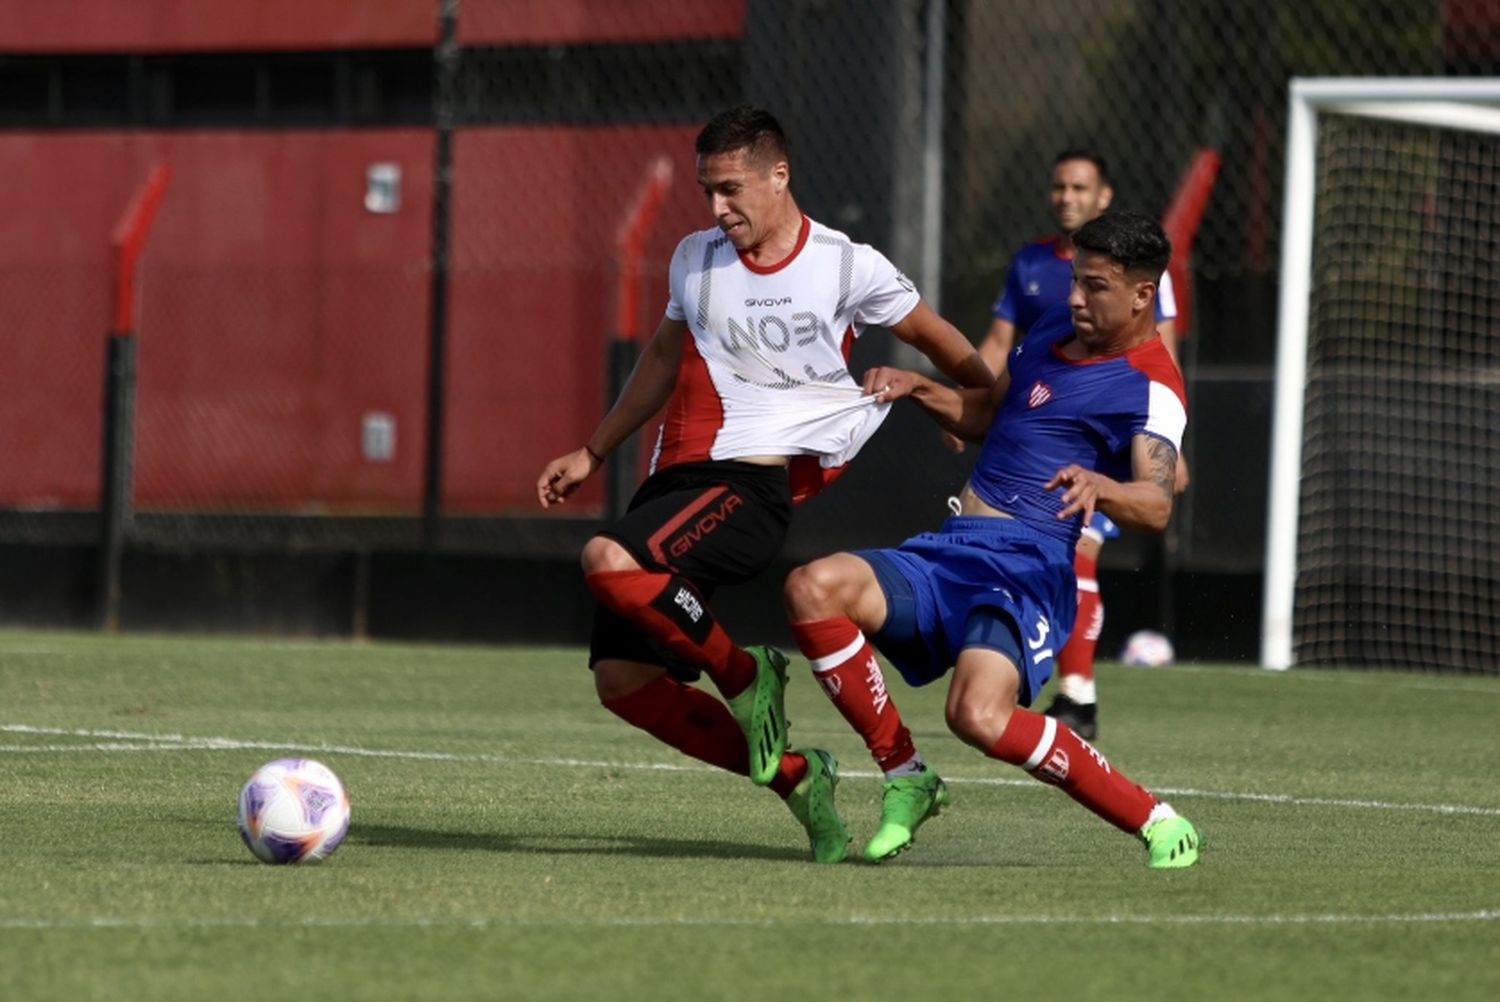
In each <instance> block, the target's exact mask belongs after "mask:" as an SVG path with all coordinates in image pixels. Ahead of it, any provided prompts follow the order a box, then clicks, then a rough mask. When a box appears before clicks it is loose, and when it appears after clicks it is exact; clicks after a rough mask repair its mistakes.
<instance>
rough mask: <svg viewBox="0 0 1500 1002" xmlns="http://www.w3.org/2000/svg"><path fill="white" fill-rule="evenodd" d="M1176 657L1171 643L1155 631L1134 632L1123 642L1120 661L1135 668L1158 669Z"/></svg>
mask: <svg viewBox="0 0 1500 1002" xmlns="http://www.w3.org/2000/svg"><path fill="white" fill-rule="evenodd" d="M1176 657H1177V652H1176V651H1174V650H1173V649H1172V641H1170V640H1168V639H1167V638H1166V637H1165V636H1164V635H1162V634H1160V633H1157V632H1156V631H1155V630H1136V631H1135V632H1134V633H1132V634H1131V635H1130V636H1129V637H1127V638H1126V640H1125V646H1124V648H1123V649H1121V651H1120V660H1121V661H1123V662H1124V663H1125V664H1128V665H1131V666H1133V667H1136V668H1160V667H1162V666H1163V665H1169V664H1171V663H1172V661H1173V660H1174V659H1175V658H1176Z"/></svg>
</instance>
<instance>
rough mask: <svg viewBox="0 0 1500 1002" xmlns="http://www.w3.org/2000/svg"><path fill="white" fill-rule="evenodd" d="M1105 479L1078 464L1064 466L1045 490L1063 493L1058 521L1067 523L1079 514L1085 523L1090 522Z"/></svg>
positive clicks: (1044, 486) (1047, 484)
mask: <svg viewBox="0 0 1500 1002" xmlns="http://www.w3.org/2000/svg"><path fill="white" fill-rule="evenodd" d="M1103 479H1104V478H1103V477H1102V476H1101V475H1100V474H1099V473H1097V472H1095V471H1094V470H1090V469H1087V468H1086V467H1082V466H1079V465H1078V464H1077V463H1072V464H1070V465H1068V466H1064V467H1063V468H1062V469H1060V470H1058V471H1057V472H1056V473H1054V474H1053V475H1052V479H1051V480H1049V481H1047V483H1046V484H1045V485H1043V488H1044V489H1045V490H1049V491H1055V490H1061V491H1062V492H1063V495H1062V503H1063V506H1062V510H1061V511H1059V512H1058V513H1057V518H1058V521H1066V520H1067V519H1070V518H1072V517H1074V516H1075V515H1079V514H1082V515H1083V520H1084V522H1085V523H1087V522H1088V521H1090V520H1091V519H1092V518H1093V517H1094V509H1095V507H1097V505H1098V503H1099V487H1100V485H1101V482H1102V481H1103Z"/></svg>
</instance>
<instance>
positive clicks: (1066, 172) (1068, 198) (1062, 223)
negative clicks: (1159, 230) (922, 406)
mask: <svg viewBox="0 0 1500 1002" xmlns="http://www.w3.org/2000/svg"><path fill="white" fill-rule="evenodd" d="M1048 198H1049V201H1050V204H1051V207H1052V218H1053V219H1054V220H1055V221H1056V223H1057V225H1058V228H1059V233H1058V235H1056V236H1051V237H1048V238H1046V239H1044V240H1038V241H1036V242H1034V243H1029V244H1027V245H1026V246H1024V247H1022V248H1021V249H1020V250H1019V251H1017V252H1016V255H1015V257H1014V258H1012V259H1011V262H1010V268H1009V269H1007V271H1006V273H1005V286H1004V287H1003V288H1002V289H1001V291H1000V297H999V298H998V299H997V300H996V301H995V306H994V310H993V312H994V317H995V319H994V320H993V321H992V322H991V324H990V329H989V331H988V332H987V333H986V334H985V337H984V340H983V341H982V342H981V343H980V345H979V354H980V356H981V357H982V358H983V359H984V360H985V363H986V364H988V365H989V367H990V370H991V371H992V372H999V371H1000V370H1001V369H1003V368H1004V367H1005V360H1006V357H1007V356H1009V354H1010V352H1011V349H1012V348H1014V347H1015V345H1016V342H1017V340H1018V339H1021V338H1025V337H1026V336H1027V334H1028V332H1030V330H1031V328H1032V327H1033V326H1034V325H1035V324H1036V322H1037V321H1038V320H1039V319H1040V318H1041V317H1042V316H1043V315H1044V314H1045V313H1047V312H1048V311H1049V310H1051V309H1054V308H1055V307H1056V306H1058V305H1059V304H1061V303H1065V302H1067V299H1068V291H1069V289H1070V288H1071V286H1072V283H1073V253H1074V245H1073V239H1072V237H1071V236H1070V234H1071V233H1072V232H1073V231H1074V230H1076V229H1078V227H1080V226H1082V225H1083V224H1084V223H1087V222H1088V221H1089V220H1091V219H1094V218H1095V217H1097V216H1098V215H1099V214H1100V213H1101V212H1103V211H1105V210H1106V209H1108V208H1109V206H1110V203H1111V202H1112V201H1113V200H1114V186H1113V184H1112V182H1111V181H1110V176H1109V166H1108V164H1107V163H1106V162H1105V160H1104V158H1103V157H1102V156H1100V155H1099V154H1097V153H1094V152H1092V151H1090V150H1084V149H1069V150H1063V151H1062V152H1061V153H1059V154H1058V155H1057V157H1056V158H1055V159H1054V160H1053V162H1052V178H1051V186H1050V189H1049V195H1048ZM1176 317H1177V302H1176V298H1175V297H1174V295H1173V292H1172V285H1171V277H1170V276H1169V275H1168V274H1167V273H1166V272H1162V276H1161V284H1160V286H1159V287H1158V289H1157V296H1156V329H1157V332H1158V333H1159V334H1160V335H1161V339H1162V343H1163V344H1164V345H1165V346H1166V348H1167V350H1168V351H1169V352H1171V354H1172V358H1173V359H1174V360H1176V359H1177V357H1178V356H1177V337H1176ZM1186 488H1187V464H1186V462H1184V461H1183V459H1182V458H1181V457H1180V456H1179V457H1178V461H1177V475H1176V482H1175V489H1176V491H1177V493H1179V494H1180V493H1181V492H1182V491H1183V490H1185V489H1186ZM1119 535H1120V530H1119V528H1118V527H1117V526H1116V525H1115V524H1114V523H1113V522H1111V521H1110V519H1109V517H1108V516H1107V515H1105V514H1103V513H1102V512H1100V513H1097V514H1096V515H1095V517H1094V518H1093V520H1092V521H1090V522H1089V523H1088V524H1087V525H1085V526H1084V528H1083V532H1082V534H1081V535H1080V536H1079V538H1078V546H1077V549H1076V550H1075V551H1074V566H1073V569H1074V571H1075V573H1076V574H1077V577H1078V619H1077V621H1076V622H1075V624H1074V627H1073V631H1072V639H1070V640H1069V641H1068V646H1067V647H1066V648H1065V649H1064V650H1063V651H1062V652H1061V653H1060V654H1059V655H1058V659H1057V663H1058V691H1057V695H1056V697H1054V699H1053V701H1052V703H1051V705H1050V706H1048V707H1047V711H1046V712H1047V713H1048V714H1049V715H1051V716H1054V717H1057V718H1058V719H1059V720H1061V721H1063V722H1064V723H1066V724H1068V725H1069V726H1071V727H1072V728H1073V729H1074V730H1075V731H1077V732H1078V733H1079V734H1080V735H1082V736H1083V737H1084V738H1086V739H1087V740H1089V741H1092V740H1094V738H1095V737H1097V736H1098V732H1099V725H1098V690H1097V686H1096V684H1095V680H1094V652H1095V649H1096V647H1097V646H1098V643H1099V634H1100V632H1101V631H1102V630H1103V628H1104V603H1103V601H1102V599H1101V597H1100V594H1099V554H1100V552H1101V551H1102V550H1103V548H1104V541H1105V540H1107V539H1115V538H1118V537H1119Z"/></svg>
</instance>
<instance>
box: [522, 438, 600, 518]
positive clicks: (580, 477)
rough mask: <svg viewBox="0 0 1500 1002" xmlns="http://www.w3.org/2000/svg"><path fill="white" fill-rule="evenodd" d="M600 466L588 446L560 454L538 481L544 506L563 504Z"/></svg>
mask: <svg viewBox="0 0 1500 1002" xmlns="http://www.w3.org/2000/svg"><path fill="white" fill-rule="evenodd" d="M598 468H599V463H598V462H597V461H596V460H595V459H594V456H593V454H592V453H590V452H589V450H588V446H584V447H582V448H579V449H575V450H574V451H572V452H570V453H568V454H567V455H566V456H559V457H557V458H556V459H554V460H553V461H552V462H550V463H548V464H547V467H546V469H544V470H542V475H541V476H540V477H539V478H538V479H537V482H536V497H537V500H538V501H540V502H541V504H542V507H543V508H551V507H552V506H553V505H555V504H562V503H563V502H564V501H566V500H567V499H568V495H569V494H572V493H573V492H574V491H576V490H577V489H578V486H579V485H580V484H582V483H583V482H584V481H585V480H587V479H588V478H589V476H590V475H591V474H592V473H593V472H594V471H595V470H597V469H598Z"/></svg>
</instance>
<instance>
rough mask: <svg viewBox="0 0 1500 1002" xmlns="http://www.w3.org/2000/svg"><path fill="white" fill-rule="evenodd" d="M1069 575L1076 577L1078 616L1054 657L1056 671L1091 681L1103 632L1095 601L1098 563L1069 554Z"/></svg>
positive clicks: (1101, 613) (1100, 609) (1098, 601)
mask: <svg viewBox="0 0 1500 1002" xmlns="http://www.w3.org/2000/svg"><path fill="white" fill-rule="evenodd" d="M1073 573H1074V574H1076V575H1077V576H1078V615H1077V617H1075V618H1074V620H1073V634H1072V636H1070V637H1069V638H1068V642H1067V644H1066V645H1064V646H1063V649H1062V653H1060V654H1058V656H1057V670H1058V672H1059V674H1062V675H1076V676H1078V677H1079V678H1086V679H1090V680H1092V679H1093V677H1094V651H1095V649H1096V648H1097V647H1098V646H1099V633H1100V631H1101V630H1103V629H1104V602H1103V601H1102V600H1101V599H1100V597H1099V562H1098V561H1097V560H1095V559H1094V558H1093V557H1086V556H1084V555H1083V554H1081V553H1075V554H1073Z"/></svg>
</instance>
